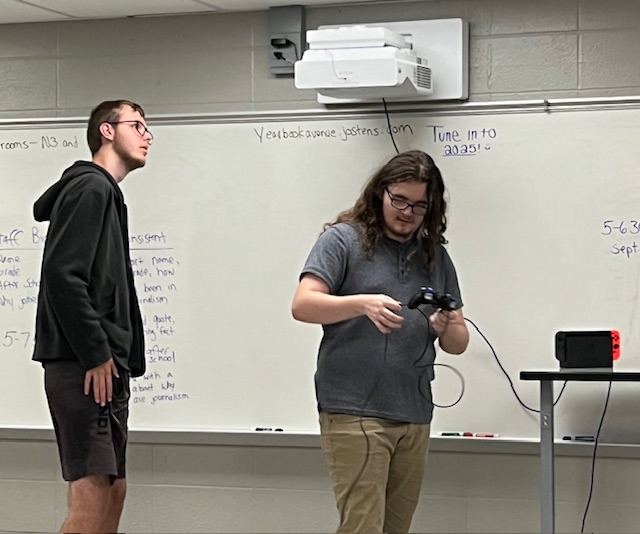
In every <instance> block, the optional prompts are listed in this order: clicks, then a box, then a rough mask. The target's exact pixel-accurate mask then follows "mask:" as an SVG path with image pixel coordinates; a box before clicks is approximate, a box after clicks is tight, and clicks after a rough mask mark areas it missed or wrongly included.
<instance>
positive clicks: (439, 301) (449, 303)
mask: <svg viewBox="0 0 640 534" xmlns="http://www.w3.org/2000/svg"><path fill="white" fill-rule="evenodd" d="M421 304H430V305H431V306H433V307H435V308H440V309H443V310H455V309H456V305H457V304H458V302H457V301H456V299H455V298H453V297H452V296H451V295H449V294H448V293H447V294H446V295H440V294H439V293H436V291H435V290H434V289H432V288H430V287H421V288H420V291H418V292H417V293H416V294H415V295H413V297H411V298H410V299H409V302H408V304H407V307H408V308H409V309H410V310H413V309H415V308H417V307H418V306H420V305H421Z"/></svg>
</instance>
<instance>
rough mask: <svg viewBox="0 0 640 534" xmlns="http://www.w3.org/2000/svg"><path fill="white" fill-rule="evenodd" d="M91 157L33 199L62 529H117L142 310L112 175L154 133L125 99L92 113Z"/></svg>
mask: <svg viewBox="0 0 640 534" xmlns="http://www.w3.org/2000/svg"><path fill="white" fill-rule="evenodd" d="M87 141H88V143H89V148H90V149H91V153H92V155H93V157H92V161H90V162H89V161H77V162H76V163H74V164H73V165H72V166H71V167H69V168H68V169H67V170H66V171H64V173H63V175H62V178H61V179H60V180H59V181H58V182H57V183H55V184H54V185H52V186H51V187H50V188H49V189H48V190H47V191H46V192H45V193H44V194H43V195H42V196H41V197H40V199H38V201H37V202H36V203H35V205H34V215H35V218H36V220H38V221H49V229H48V233H47V240H46V244H45V248H44V256H43V260H42V271H41V279H40V292H39V295H38V311H37V316H36V344H35V351H34V355H33V359H34V360H36V361H39V362H41V363H42V365H43V366H44V374H45V389H46V393H47V400H48V402H49V409H50V412H51V417H52V419H53V425H54V428H55V431H56V438H57V441H58V449H59V452H60V461H61V464H62V474H63V477H64V479H65V480H67V481H68V482H69V494H68V514H67V518H66V520H65V522H64V523H63V525H62V528H61V531H62V532H92V533H95V532H117V531H118V524H119V521H120V516H121V514H122V508H123V504H124V497H125V493H126V481H125V449H126V443H127V417H128V412H129V378H130V377H136V376H141V375H142V374H144V371H145V360H144V339H143V329H142V318H141V315H140V309H139V307H138V300H137V297H136V292H135V287H134V282H133V272H132V269H131V261H130V258H129V235H128V224H127V208H126V205H125V203H124V199H123V196H122V192H121V191H120V187H119V185H118V184H119V183H120V182H121V181H122V180H123V179H124V178H125V176H126V175H127V174H128V173H129V172H131V171H132V170H134V169H137V168H139V167H142V166H144V165H145V163H146V158H147V151H148V149H149V145H150V144H151V142H152V141H153V136H152V135H151V133H150V132H149V130H148V129H147V125H146V121H145V117H144V111H143V110H142V108H141V107H140V106H138V105H137V104H134V103H133V102H129V101H127V100H117V101H109V102H103V103H102V104H100V105H98V106H97V107H96V108H95V109H94V110H93V111H92V113H91V116H90V118H89V124H88V127H87Z"/></svg>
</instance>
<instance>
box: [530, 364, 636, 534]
mask: <svg viewBox="0 0 640 534" xmlns="http://www.w3.org/2000/svg"><path fill="white" fill-rule="evenodd" d="M520 379H521V380H539V381H540V511H541V514H542V516H541V521H540V527H541V529H542V534H554V533H555V531H556V526H555V483H554V464H553V445H554V437H553V382H558V381H561V382H563V381H568V380H575V381H580V382H640V372H623V371H613V369H611V368H602V369H561V370H559V371H521V372H520Z"/></svg>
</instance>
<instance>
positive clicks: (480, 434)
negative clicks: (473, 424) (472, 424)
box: [473, 432, 498, 438]
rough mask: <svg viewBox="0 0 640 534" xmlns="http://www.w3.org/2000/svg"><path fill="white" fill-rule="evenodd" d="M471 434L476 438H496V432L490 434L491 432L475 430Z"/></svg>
mask: <svg viewBox="0 0 640 534" xmlns="http://www.w3.org/2000/svg"><path fill="white" fill-rule="evenodd" d="M473 436H474V437H476V438H497V437H498V434H492V433H491V432H476V433H475V434H474V435H473Z"/></svg>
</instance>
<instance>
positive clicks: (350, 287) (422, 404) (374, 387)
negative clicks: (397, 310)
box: [300, 223, 462, 424]
mask: <svg viewBox="0 0 640 534" xmlns="http://www.w3.org/2000/svg"><path fill="white" fill-rule="evenodd" d="M305 274H313V275H315V276H317V277H319V278H320V279H322V280H323V281H324V282H325V283H326V284H327V285H328V286H329V290H330V292H331V294H333V295H354V294H359V293H370V294H378V293H383V294H386V295H389V296H390V297H392V298H394V299H396V300H399V301H400V302H402V303H403V304H406V303H407V302H408V301H409V299H410V298H411V296H412V295H414V294H415V293H416V292H417V291H418V290H419V289H420V287H422V286H427V287H432V288H433V289H435V290H436V291H437V292H439V293H449V294H451V295H453V296H454V297H455V298H456V299H457V301H458V303H459V306H462V299H461V298H460V289H459V287H458V279H457V276H456V271H455V268H454V266H453V263H452V262H451V258H450V257H449V254H448V253H447V251H446V250H445V249H444V247H443V246H441V245H438V247H437V249H436V258H435V260H434V262H433V263H432V264H431V266H429V267H428V266H427V255H426V252H425V251H424V250H421V249H418V247H417V243H416V241H415V240H414V239H412V240H409V241H408V242H405V243H400V242H398V241H395V240H393V239H390V238H388V237H385V238H383V240H382V241H381V243H380V245H379V246H378V248H377V250H375V251H374V253H373V254H372V256H371V257H370V258H368V259H367V258H366V257H365V255H364V253H363V251H362V247H361V244H360V239H359V236H358V232H357V230H356V228H354V227H353V226H351V225H349V224H345V223H341V224H337V225H335V226H332V227H331V228H329V229H328V230H326V231H325V232H324V233H323V234H322V235H321V236H320V237H319V238H318V241H317V242H316V244H315V246H314V247H313V249H312V250H311V253H310V254H309V257H308V258H307V261H306V263H305V265H304V268H303V270H302V273H301V275H300V277H301V278H302V276H304V275H305ZM421 309H422V311H423V312H424V313H425V315H427V317H428V316H429V315H431V314H432V313H433V312H434V311H435V309H434V308H433V307H431V306H421ZM401 313H402V315H403V317H404V318H405V320H404V323H403V325H402V328H400V329H399V330H396V331H394V332H392V333H391V334H389V335H385V334H383V333H381V332H380V331H379V330H378V329H377V328H376V327H375V325H374V324H373V323H372V322H371V320H370V319H369V318H368V317H367V316H361V317H356V318H355V319H350V320H347V321H342V322H339V323H336V324H331V325H323V327H322V328H323V331H324V335H323V337H322V341H321V343H320V350H319V353H318V367H317V371H316V375H315V383H316V396H317V400H318V410H319V411H321V412H327V413H342V414H351V415H361V416H369V417H380V418H383V419H390V420H394V421H403V422H408V423H416V424H423V423H430V422H431V417H432V414H433V404H432V403H431V380H433V377H434V374H433V365H432V364H433V362H434V359H435V348H434V341H435V340H436V335H435V333H434V332H433V331H432V329H431V328H429V323H428V321H427V320H426V319H425V318H424V316H423V315H422V314H421V313H420V312H419V311H418V310H410V309H408V308H407V307H405V306H403V308H402V311H401Z"/></svg>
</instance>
